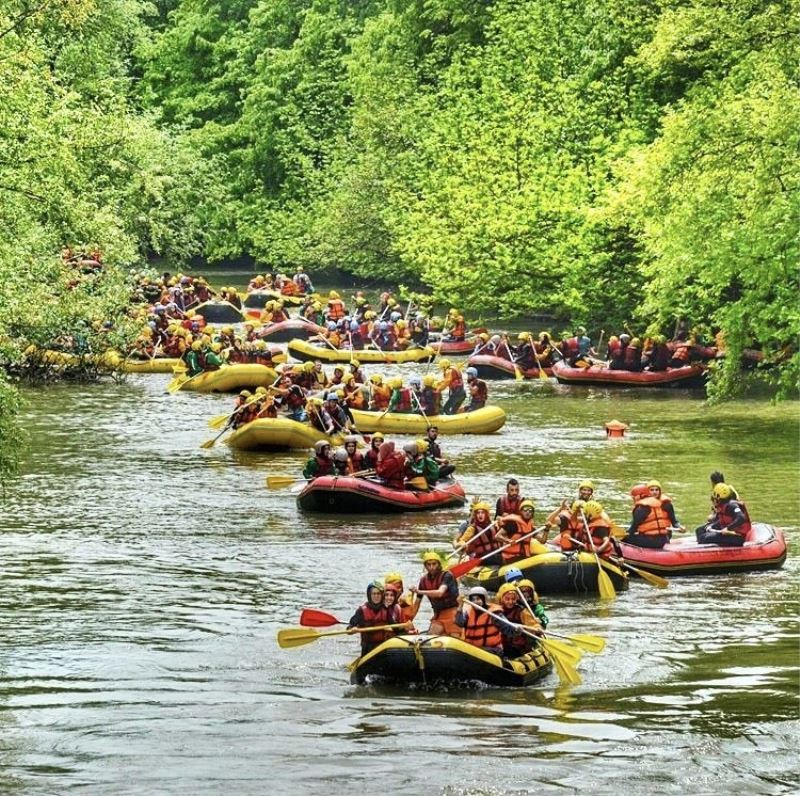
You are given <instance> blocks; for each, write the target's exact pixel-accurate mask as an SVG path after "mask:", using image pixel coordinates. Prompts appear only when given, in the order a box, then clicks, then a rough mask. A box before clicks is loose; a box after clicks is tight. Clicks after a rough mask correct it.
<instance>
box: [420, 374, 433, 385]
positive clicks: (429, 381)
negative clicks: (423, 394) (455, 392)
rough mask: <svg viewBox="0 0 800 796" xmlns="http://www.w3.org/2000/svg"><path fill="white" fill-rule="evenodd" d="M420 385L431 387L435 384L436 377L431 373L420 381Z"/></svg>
mask: <svg viewBox="0 0 800 796" xmlns="http://www.w3.org/2000/svg"><path fill="white" fill-rule="evenodd" d="M422 383H423V384H424V385H425V386H426V387H433V385H434V384H436V376H434V375H433V374H432V373H429V374H428V375H427V376H425V377H424V378H423V379H422Z"/></svg>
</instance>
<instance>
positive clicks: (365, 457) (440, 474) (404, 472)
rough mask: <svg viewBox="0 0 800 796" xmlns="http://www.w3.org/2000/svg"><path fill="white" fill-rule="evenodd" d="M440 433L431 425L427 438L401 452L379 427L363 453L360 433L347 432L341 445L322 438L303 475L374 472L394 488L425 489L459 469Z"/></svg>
mask: <svg viewBox="0 0 800 796" xmlns="http://www.w3.org/2000/svg"><path fill="white" fill-rule="evenodd" d="M438 437H439V430H438V428H437V427H436V426H430V428H428V430H427V432H426V436H425V437H424V438H422V439H418V440H416V441H414V442H407V443H405V445H403V450H402V452H401V451H398V450H395V443H394V441H392V440H387V439H386V438H385V437H384V435H383V434H382V433H381V432H380V431H376V432H375V433H374V434H372V436H371V439H370V442H369V448H368V449H367V450H366V452H364V453H361V451H360V450H359V447H361V445H362V442H361V437H359V436H358V435H355V434H352V435H348V436H346V437H345V438H344V442H343V446H342V447H341V448H334V447H333V446H332V445H331V444H330V443H329V442H328V441H326V440H320V441H319V442H317V443H316V444H315V445H314V455H313V456H312V457H311V458H310V459H309V460H308V461H307V462H306V464H305V467H304V468H303V477H304V478H307V479H309V480H313V479H314V478H318V477H320V476H323V475H355V476H367V475H370V476H371V475H375V476H376V477H377V478H378V479H380V480H381V481H382V482H383V483H384V484H385V485H386V486H387V487H389V488H391V489H404V488H406V487H410V488H414V489H423V490H424V489H427V488H428V487H429V486H434V485H435V484H436V482H437V481H439V480H441V479H443V478H447V477H449V476H450V475H451V474H452V473H453V471H454V470H455V469H456V468H455V465H453V464H451V463H450V462H449V461H448V460H447V459H446V458H445V457H444V456H443V455H442V449H441V447H440V445H439V442H438Z"/></svg>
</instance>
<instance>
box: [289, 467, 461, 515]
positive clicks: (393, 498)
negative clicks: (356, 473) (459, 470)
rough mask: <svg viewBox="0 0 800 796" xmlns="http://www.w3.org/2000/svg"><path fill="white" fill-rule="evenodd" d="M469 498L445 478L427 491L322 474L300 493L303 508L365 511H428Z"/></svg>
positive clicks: (375, 481) (450, 506)
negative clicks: (396, 487) (395, 487)
mask: <svg viewBox="0 0 800 796" xmlns="http://www.w3.org/2000/svg"><path fill="white" fill-rule="evenodd" d="M466 501H467V498H466V496H465V494H464V488H463V487H462V486H461V484H459V483H458V482H457V481H453V480H449V479H448V480H445V481H439V483H438V484H437V485H436V486H435V487H433V488H432V489H429V490H427V491H419V490H416V489H392V488H391V487H388V486H386V485H385V484H383V483H381V481H379V480H378V479H376V478H353V477H351V476H347V475H322V476H319V477H318V478H315V479H314V480H313V481H310V482H309V483H308V485H307V486H305V487H304V488H303V491H302V492H301V493H300V494H299V495H298V496H297V505H298V507H299V508H301V509H303V510H304V511H325V512H344V513H348V514H357V513H366V512H401V511H429V510H431V509H445V508H452V507H458V506H463V505H464V503H466Z"/></svg>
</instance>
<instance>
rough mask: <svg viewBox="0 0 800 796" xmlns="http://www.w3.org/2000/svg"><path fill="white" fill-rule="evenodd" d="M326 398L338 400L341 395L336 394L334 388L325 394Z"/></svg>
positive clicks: (327, 399)
mask: <svg viewBox="0 0 800 796" xmlns="http://www.w3.org/2000/svg"><path fill="white" fill-rule="evenodd" d="M325 400H326V401H338V400H339V396H338V395H337V394H336V393H335V392H334V391H333V390H331V391H330V392H329V393H328V394H327V395H326V396H325Z"/></svg>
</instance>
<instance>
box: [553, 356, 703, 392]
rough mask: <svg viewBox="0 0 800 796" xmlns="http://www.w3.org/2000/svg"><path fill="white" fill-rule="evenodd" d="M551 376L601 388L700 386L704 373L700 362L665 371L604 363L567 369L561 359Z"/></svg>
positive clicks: (564, 382)
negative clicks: (610, 365)
mask: <svg viewBox="0 0 800 796" xmlns="http://www.w3.org/2000/svg"><path fill="white" fill-rule="evenodd" d="M553 375H554V376H555V377H556V378H557V379H558V380H559V382H560V383H561V384H589V385H599V386H603V387H702V386H703V385H704V384H705V380H706V374H705V368H704V367H703V366H702V365H687V366H685V367H682V368H667V369H666V370H658V371H656V370H642V371H638V372H634V371H630V370H611V369H610V368H607V367H604V366H596V365H592V366H591V367H589V368H571V367H570V366H569V365H567V364H566V363H565V362H556V363H555V365H553Z"/></svg>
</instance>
